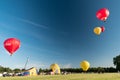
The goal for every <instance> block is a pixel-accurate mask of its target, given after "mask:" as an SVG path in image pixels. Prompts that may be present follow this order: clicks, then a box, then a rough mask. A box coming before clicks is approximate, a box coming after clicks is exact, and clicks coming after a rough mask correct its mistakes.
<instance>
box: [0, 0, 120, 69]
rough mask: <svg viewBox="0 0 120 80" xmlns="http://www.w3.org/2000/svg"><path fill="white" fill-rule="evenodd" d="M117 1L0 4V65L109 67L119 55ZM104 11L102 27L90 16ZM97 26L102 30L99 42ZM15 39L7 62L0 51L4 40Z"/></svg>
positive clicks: (45, 0) (0, 1)
mask: <svg viewBox="0 0 120 80" xmlns="http://www.w3.org/2000/svg"><path fill="white" fill-rule="evenodd" d="M119 3H120V1H119V0H116V1H112V0H103V1H102V0H90V1H89V0H19V1H18V0H0V35H1V37H0V65H2V66H5V67H10V68H24V65H25V62H26V59H27V57H29V62H28V65H27V68H30V67H32V66H34V67H37V68H49V66H50V64H52V63H58V64H59V65H60V67H66V68H68V67H77V68H79V67H80V66H79V63H80V62H81V61H82V60H88V61H89V62H90V64H91V67H98V66H102V67H110V66H114V65H113V57H115V56H117V55H119V53H120V35H119V34H120V31H119V30H120V22H119V21H120V11H119V7H120V5H119ZM104 7H105V8H108V9H109V10H110V16H109V18H108V19H107V22H105V23H104V22H102V21H100V20H98V19H97V18H96V16H95V14H96V11H97V10H99V9H100V8H104ZM96 26H105V28H106V30H105V32H104V33H102V34H101V35H100V36H97V35H95V34H94V33H93V29H94V27H96ZM10 37H15V38H18V39H20V41H21V47H20V49H19V50H17V51H16V52H15V54H14V55H13V56H12V57H11V56H9V54H8V52H7V51H6V50H5V49H4V47H3V42H4V40H6V39H7V38H10Z"/></svg>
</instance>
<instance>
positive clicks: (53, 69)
mask: <svg viewBox="0 0 120 80" xmlns="http://www.w3.org/2000/svg"><path fill="white" fill-rule="evenodd" d="M50 69H52V71H53V72H54V73H57V74H60V67H59V65H58V64H51V65H50Z"/></svg>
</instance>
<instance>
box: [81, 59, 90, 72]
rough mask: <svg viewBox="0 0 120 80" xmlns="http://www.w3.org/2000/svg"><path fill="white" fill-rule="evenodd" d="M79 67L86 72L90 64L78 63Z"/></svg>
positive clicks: (85, 62)
mask: <svg viewBox="0 0 120 80" xmlns="http://www.w3.org/2000/svg"><path fill="white" fill-rule="evenodd" d="M80 66H81V68H82V69H83V71H87V70H88V69H89V67H90V63H89V62H88V61H82V62H81V63H80Z"/></svg>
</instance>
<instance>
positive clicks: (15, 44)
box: [4, 38, 20, 55]
mask: <svg viewBox="0 0 120 80" xmlns="http://www.w3.org/2000/svg"><path fill="white" fill-rule="evenodd" d="M19 47H20V40H18V39H16V38H8V39H6V40H5V41H4V48H5V49H6V50H7V51H8V52H9V53H10V55H13V54H14V52H15V51H17V50H18V49H19Z"/></svg>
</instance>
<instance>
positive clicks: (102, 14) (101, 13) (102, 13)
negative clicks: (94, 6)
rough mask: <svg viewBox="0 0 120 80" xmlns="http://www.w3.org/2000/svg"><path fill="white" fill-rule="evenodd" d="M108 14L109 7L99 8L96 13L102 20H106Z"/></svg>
mask: <svg viewBox="0 0 120 80" xmlns="http://www.w3.org/2000/svg"><path fill="white" fill-rule="evenodd" d="M108 16H109V10H108V9H107V8H102V9H100V10H98V11H97V13H96V17H97V18H98V19H99V20H102V21H106V19H107V18H108Z"/></svg>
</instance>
